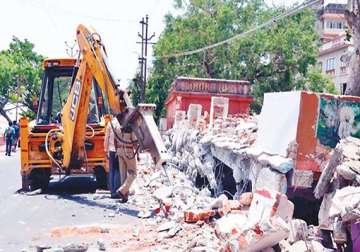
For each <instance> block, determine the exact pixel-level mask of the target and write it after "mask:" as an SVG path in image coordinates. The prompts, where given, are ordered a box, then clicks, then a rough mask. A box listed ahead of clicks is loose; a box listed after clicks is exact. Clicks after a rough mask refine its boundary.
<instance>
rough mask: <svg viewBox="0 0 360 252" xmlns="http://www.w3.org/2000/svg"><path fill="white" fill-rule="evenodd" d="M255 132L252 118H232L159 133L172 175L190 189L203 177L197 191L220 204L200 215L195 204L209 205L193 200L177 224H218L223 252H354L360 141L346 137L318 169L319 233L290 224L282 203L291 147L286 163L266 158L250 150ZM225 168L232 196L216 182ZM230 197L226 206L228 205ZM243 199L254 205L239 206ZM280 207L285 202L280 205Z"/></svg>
mask: <svg viewBox="0 0 360 252" xmlns="http://www.w3.org/2000/svg"><path fill="white" fill-rule="evenodd" d="M256 133H257V119H256V117H234V116H233V117H228V118H226V119H216V120H215V122H214V125H213V126H212V127H209V128H205V129H204V128H199V127H196V126H195V127H194V125H190V124H188V123H187V121H186V120H185V121H182V122H177V125H175V127H174V128H173V129H171V130H170V131H168V132H167V133H166V134H165V136H164V138H165V142H166V144H167V147H168V149H169V152H170V153H171V154H172V158H171V160H170V163H171V164H172V166H173V167H176V169H175V170H177V169H178V170H180V171H183V172H184V174H185V175H186V178H187V179H190V181H191V182H192V183H196V182H197V179H198V178H199V177H202V178H205V179H206V181H207V182H208V183H207V184H205V189H203V190H202V191H205V190H207V189H206V186H207V187H208V188H209V189H210V191H211V196H213V197H214V196H215V197H217V201H218V202H219V201H220V202H221V203H219V204H218V205H216V204H210V206H211V208H209V207H207V208H204V206H205V205H206V204H200V202H202V203H204V202H206V203H208V202H209V201H210V199H209V198H207V199H206V200H205V201H202V200H198V199H197V198H196V197H195V199H196V200H195V201H194V202H193V203H192V204H193V206H192V207H191V208H190V206H187V207H185V208H183V209H181V211H182V212H184V221H185V222H188V223H197V224H198V225H201V224H202V223H203V222H205V223H206V222H208V221H209V220H211V219H213V218H215V219H216V218H218V220H216V221H215V222H214V223H215V224H214V225H212V226H213V227H214V229H215V234H216V237H217V239H219V240H220V244H221V246H220V247H219V248H223V249H224V248H226V249H227V251H259V250H261V249H266V248H268V247H272V246H274V245H276V244H279V245H280V246H281V248H282V250H283V251H306V250H309V249H310V250H312V251H324V250H325V247H324V246H323V245H322V244H326V246H327V247H328V248H336V247H339V246H340V247H341V246H343V245H344V244H345V243H349V242H350V243H351V240H353V242H352V243H353V244H352V246H353V248H358V247H359V245H358V242H359V241H358V239H357V238H356V237H358V236H356V232H358V233H359V220H360V218H359V217H360V216H359V213H360V210H359V209H360V207H359V205H360V187H359V182H360V177H359V175H360V168H359V167H360V152H359V153H358V151H357V150H358V149H359V147H360V140H359V139H355V138H351V137H350V138H347V139H345V140H342V141H341V142H340V143H339V145H338V146H337V148H336V149H335V150H334V151H333V153H331V154H330V155H329V157H330V159H329V160H328V161H327V162H325V163H326V167H325V168H324V170H323V171H322V175H321V177H320V180H319V182H318V184H317V187H316V189H315V192H314V195H315V197H316V198H317V199H319V200H322V205H321V209H320V212H319V226H316V227H315V226H312V225H308V224H307V223H306V222H305V221H303V220H300V219H292V217H293V211H294V206H293V204H292V203H291V202H290V201H288V200H287V198H286V196H285V194H286V193H287V187H288V185H291V183H292V181H291V179H292V178H291V176H290V174H291V172H292V171H293V170H294V165H293V164H294V163H295V159H296V144H290V145H289V148H288V151H287V156H286V157H284V156H281V155H273V154H269V153H266V152H264V151H262V150H261V149H259V148H257V146H256V143H255V144H254V142H255V140H256ZM224 164H225V165H226V166H227V167H229V168H231V170H232V174H231V175H232V177H233V179H234V182H235V184H236V193H235V195H231V193H227V191H226V190H224V185H223V182H224V181H223V180H222V179H221V178H223V177H224V176H225V175H223V174H220V175H219V173H218V172H217V169H218V166H219V165H224ZM184 180H185V178H184ZM246 183H250V184H251V186H250V191H251V192H250V194H249V193H244V192H245V191H246V190H247V191H248V190H249V187H246V186H245V185H246ZM193 190H196V189H193ZM261 192H262V193H264V192H265V194H266V195H267V196H266V197H264V195H263V194H262V193H261ZM223 193H226V196H227V197H226V196H225V195H223ZM208 194H209V196H210V193H208ZM195 195H196V193H195ZM198 195H201V193H200V191H198ZM229 195H230V196H229ZM244 195H246V196H244ZM248 195H251V196H248ZM231 196H233V197H231ZM229 197H230V198H232V200H228V199H227V198H229ZM243 197H247V198H251V197H253V199H252V201H251V200H250V202H249V201H248V202H247V203H248V204H244V202H243ZM280 199H282V201H281V200H280ZM254 200H255V201H254ZM267 200H268V202H266V201H267ZM279 200H280V201H281V202H284V203H283V204H279ZM343 202H346V203H345V204H344V203H343ZM197 203H199V206H196V204H197ZM207 206H209V205H207ZM278 209H280V210H279V211H280V213H279V212H277V211H278ZM179 210H180V209H179ZM260 213H261V214H260ZM258 215H259V216H258ZM179 216H181V214H179ZM324 230H325V231H324ZM326 230H329V231H331V232H332V233H330V232H326ZM330 234H333V236H330ZM324 240H328V242H324ZM346 246H349V245H345V248H346Z"/></svg>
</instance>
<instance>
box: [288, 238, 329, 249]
mask: <svg viewBox="0 0 360 252" xmlns="http://www.w3.org/2000/svg"><path fill="white" fill-rule="evenodd" d="M288 251H289V252H298V251H312V252H324V251H325V248H324V246H323V245H321V243H320V242H318V241H314V240H313V241H308V242H306V241H297V242H295V243H294V244H293V245H292V246H291V247H290V248H289V250H288Z"/></svg>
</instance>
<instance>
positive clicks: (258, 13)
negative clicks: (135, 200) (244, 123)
mask: <svg viewBox="0 0 360 252" xmlns="http://www.w3.org/2000/svg"><path fill="white" fill-rule="evenodd" d="M175 3H176V7H177V8H179V9H180V10H181V11H182V13H183V14H182V15H180V16H173V15H171V14H168V15H167V16H166V17H165V23H166V26H165V30H164V31H163V33H162V34H161V36H160V38H159V41H158V42H157V43H156V45H155V46H154V56H155V60H154V62H153V68H152V71H151V75H150V79H149V81H148V88H147V96H146V97H147V101H148V102H154V103H156V104H157V109H156V116H157V117H159V116H162V115H164V113H165V109H164V101H165V99H166V97H167V92H168V89H169V87H170V84H171V82H172V81H173V80H174V79H175V78H176V76H184V75H185V76H193V77H205V78H225V79H246V80H249V81H250V82H251V83H252V84H253V95H254V98H255V102H254V104H253V107H252V108H253V110H254V111H256V112H259V110H260V108H261V104H262V99H263V94H264V93H265V92H274V91H289V90H295V89H307V88H308V86H307V85H305V83H306V81H304V80H305V79H306V78H307V74H308V70H309V68H310V67H311V66H312V65H314V64H315V63H316V58H317V53H318V46H319V44H318V36H317V34H316V32H315V30H314V23H315V18H316V17H315V14H314V12H313V11H312V10H310V9H309V10H305V11H303V12H301V13H298V14H297V15H295V16H292V17H290V18H287V19H284V20H281V21H279V22H277V23H274V24H273V25H272V27H270V28H268V29H260V30H258V31H257V32H256V33H252V34H250V35H248V36H246V37H243V38H239V39H237V40H234V41H233V42H232V43H228V44H225V45H223V46H219V47H216V48H213V49H208V50H206V51H204V52H201V53H197V54H192V55H189V56H182V57H163V56H164V55H173V54H174V53H178V52H183V51H188V50H191V49H195V48H201V47H204V46H206V45H209V44H213V43H216V42H219V41H222V40H225V39H227V38H230V37H232V36H234V35H237V34H240V33H242V32H244V31H247V30H249V29H251V28H253V27H255V26H256V25H258V24H261V23H263V22H265V21H267V20H269V19H270V18H271V17H273V16H276V15H279V14H280V13H283V12H284V11H286V10H285V9H283V8H269V7H268V6H267V5H266V4H265V3H264V1H263V0H192V1H181V0H177V1H176V2H175Z"/></svg>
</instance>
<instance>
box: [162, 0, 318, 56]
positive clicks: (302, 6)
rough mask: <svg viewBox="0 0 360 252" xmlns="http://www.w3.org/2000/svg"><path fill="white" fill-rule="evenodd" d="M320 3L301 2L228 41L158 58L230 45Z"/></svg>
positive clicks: (316, 1) (191, 53)
mask: <svg viewBox="0 0 360 252" xmlns="http://www.w3.org/2000/svg"><path fill="white" fill-rule="evenodd" d="M321 2H322V1H321V0H310V1H305V2H303V3H302V4H300V5H297V6H295V7H294V8H293V9H291V10H289V11H287V12H285V13H283V14H280V15H278V16H276V17H273V18H271V19H269V20H268V21H266V22H264V23H262V24H260V25H257V26H255V27H253V28H251V29H249V30H247V31H245V32H242V33H240V34H237V35H235V36H233V37H230V38H228V39H225V40H222V41H219V42H217V43H214V44H211V45H207V46H204V47H201V48H198V49H194V50H190V51H184V52H178V53H173V54H169V55H163V56H160V58H173V57H175V58H177V57H182V56H189V55H193V54H197V53H201V52H204V51H207V50H209V49H213V48H216V47H219V46H222V45H225V44H230V43H232V42H233V41H234V40H237V39H239V38H243V37H245V36H247V35H249V34H251V33H253V32H256V31H257V30H259V29H262V28H268V27H269V26H272V25H273V24H274V23H276V22H278V21H280V20H282V19H285V18H287V17H291V16H294V15H296V14H298V13H300V12H301V11H303V10H304V9H306V8H309V7H311V6H314V5H316V4H318V3H321Z"/></svg>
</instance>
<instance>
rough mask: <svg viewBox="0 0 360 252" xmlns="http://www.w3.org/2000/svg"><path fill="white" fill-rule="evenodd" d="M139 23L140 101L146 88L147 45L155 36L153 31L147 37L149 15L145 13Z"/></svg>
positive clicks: (142, 100)
mask: <svg viewBox="0 0 360 252" xmlns="http://www.w3.org/2000/svg"><path fill="white" fill-rule="evenodd" d="M140 24H141V34H140V33H138V36H139V37H140V38H141V42H137V43H138V44H139V43H140V44H141V57H140V58H139V63H140V85H141V87H140V88H141V90H140V102H141V103H142V102H144V101H145V88H146V80H147V79H146V78H147V77H146V70H147V47H148V45H149V44H154V43H151V42H150V40H151V39H152V38H153V37H154V36H155V33H153V34H152V35H151V36H150V37H148V31H149V16H148V15H146V17H145V19H144V18H142V19H141V21H140Z"/></svg>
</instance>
